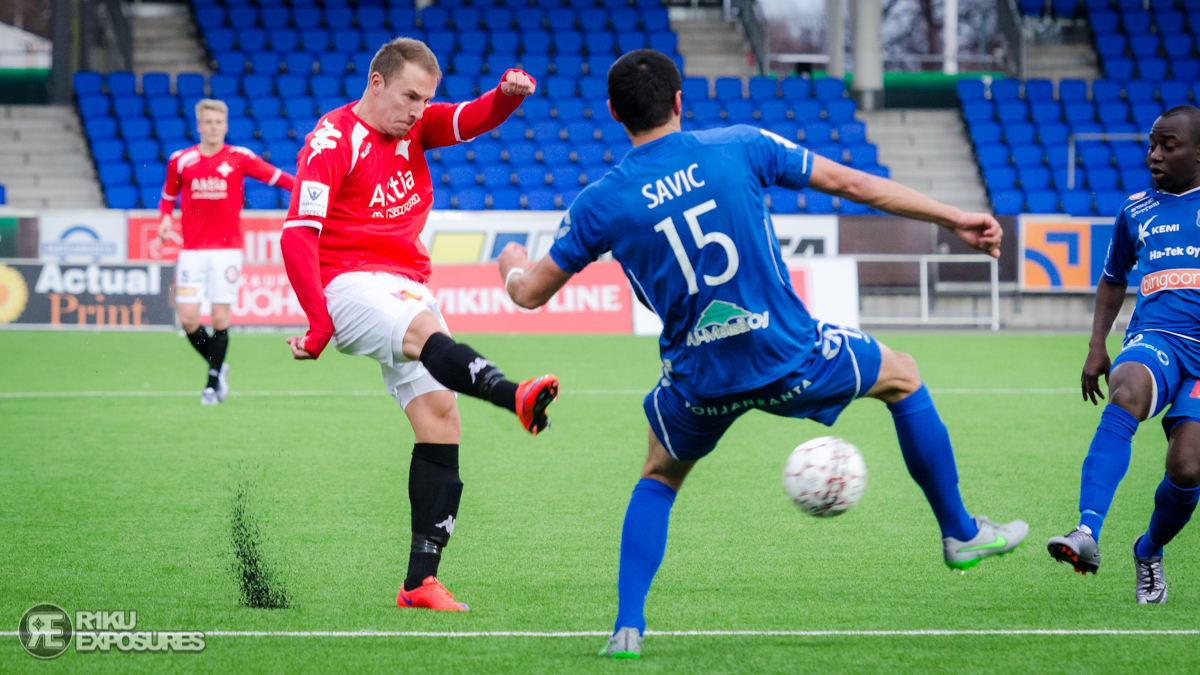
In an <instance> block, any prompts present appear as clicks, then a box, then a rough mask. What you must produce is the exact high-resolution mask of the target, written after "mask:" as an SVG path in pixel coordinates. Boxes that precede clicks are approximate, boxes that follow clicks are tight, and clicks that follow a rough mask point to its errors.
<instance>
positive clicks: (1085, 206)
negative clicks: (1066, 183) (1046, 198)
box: [1059, 190, 1092, 216]
mask: <svg viewBox="0 0 1200 675" xmlns="http://www.w3.org/2000/svg"><path fill="white" fill-rule="evenodd" d="M1059 201H1061V202H1062V208H1063V211H1066V212H1067V213H1069V214H1071V215H1072V216H1090V215H1092V193H1090V192H1088V191H1086V190H1067V191H1064V192H1060V193H1059Z"/></svg>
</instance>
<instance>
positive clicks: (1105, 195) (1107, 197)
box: [1096, 190, 1125, 216]
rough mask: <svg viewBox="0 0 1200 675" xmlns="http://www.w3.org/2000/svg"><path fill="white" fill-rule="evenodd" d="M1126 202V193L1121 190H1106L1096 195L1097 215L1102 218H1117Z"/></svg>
mask: <svg viewBox="0 0 1200 675" xmlns="http://www.w3.org/2000/svg"><path fill="white" fill-rule="evenodd" d="M1124 202H1125V193H1124V192H1121V191H1119V190H1105V191H1102V192H1097V193H1096V213H1097V214H1098V215H1101V216H1116V215H1117V214H1118V213H1119V212H1120V210H1121V204H1123V203H1124Z"/></svg>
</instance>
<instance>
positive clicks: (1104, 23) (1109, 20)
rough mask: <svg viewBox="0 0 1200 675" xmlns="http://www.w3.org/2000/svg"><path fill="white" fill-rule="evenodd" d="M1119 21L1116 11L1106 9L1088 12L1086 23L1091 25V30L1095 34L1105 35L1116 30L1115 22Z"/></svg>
mask: <svg viewBox="0 0 1200 675" xmlns="http://www.w3.org/2000/svg"><path fill="white" fill-rule="evenodd" d="M1119 21H1120V16H1119V15H1118V14H1117V13H1116V12H1111V11H1107V10H1102V11H1092V12H1089V14H1088V23H1090V24H1091V26H1092V32H1093V33H1095V34H1096V35H1107V34H1109V33H1116V32H1117V24H1118V22H1119Z"/></svg>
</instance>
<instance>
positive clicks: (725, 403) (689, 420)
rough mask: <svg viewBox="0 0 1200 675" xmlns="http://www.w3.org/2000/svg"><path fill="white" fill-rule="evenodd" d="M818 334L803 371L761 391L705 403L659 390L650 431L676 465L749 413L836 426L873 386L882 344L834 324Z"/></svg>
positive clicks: (649, 412)
mask: <svg viewBox="0 0 1200 675" xmlns="http://www.w3.org/2000/svg"><path fill="white" fill-rule="evenodd" d="M820 328H821V339H820V340H819V341H817V343H816V344H815V345H814V346H813V352H812V358H810V359H807V360H805V362H804V366H802V367H801V368H800V369H798V370H797V371H796V372H794V373H791V374H788V375H786V376H784V377H783V378H781V379H779V380H776V381H775V382H771V383H770V384H767V385H764V386H762V387H758V388H757V389H751V390H749V391H744V392H736V393H733V394H726V395H724V396H716V397H704V396H697V395H694V394H692V393H690V392H687V391H685V390H684V389H683V387H681V386H680V385H679V384H670V385H666V386H663V385H660V386H657V387H655V388H654V390H653V391H651V392H650V393H649V394H647V395H646V399H645V401H643V403H642V407H643V408H645V410H646V417H647V418H648V419H649V420H650V429H651V430H652V431H653V432H654V435H655V436H657V437H658V440H659V441H661V442H662V444H663V447H665V448H666V449H667V452H669V453H671V456H672V457H674V458H675V459H681V460H697V459H700V458H701V457H704V456H705V455H707V454H708V453H710V452H712V451H713V448H715V447H717V441H719V440H721V436H723V435H724V434H725V431H726V430H727V429H729V426H730V425H731V424H733V422H734V420H736V419H737V418H739V417H741V416H742V415H743V414H745V413H746V412H747V411H749V410H756V409H757V410H762V411H764V412H768V413H770V414H772V415H779V416H781V417H795V418H799V419H810V420H815V421H817V422H820V423H821V424H825V425H832V424H833V423H834V421H836V420H837V418H838V415H840V414H841V412H842V410H844V409H845V408H846V406H847V405H850V402H851V401H853V400H854V399H856V398H859V397H860V396H862V395H863V394H865V393H867V391H869V390H870V389H871V387H872V386H874V384H875V380H876V379H878V378H879V365H880V361H881V359H882V356H881V355H880V351H879V343H878V342H876V341H875V339H874V338H872V337H871V336H870V335H867V334H866V333H862V332H859V331H857V330H855V329H853V328H844V327H842V326H834V325H830V324H822V325H821V327H820Z"/></svg>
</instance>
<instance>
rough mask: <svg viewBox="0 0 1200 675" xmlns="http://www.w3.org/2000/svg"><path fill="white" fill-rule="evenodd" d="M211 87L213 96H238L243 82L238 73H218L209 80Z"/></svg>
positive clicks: (220, 97)
mask: <svg viewBox="0 0 1200 675" xmlns="http://www.w3.org/2000/svg"><path fill="white" fill-rule="evenodd" d="M208 84H209V87H210V88H211V89H212V97H213V98H219V99H225V98H228V97H230V96H236V95H237V93H238V90H239V89H240V88H241V83H240V82H239V80H238V77H237V76H236V75H230V74H228V73H216V74H214V75H213V76H212V77H210V78H209V80H208Z"/></svg>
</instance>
